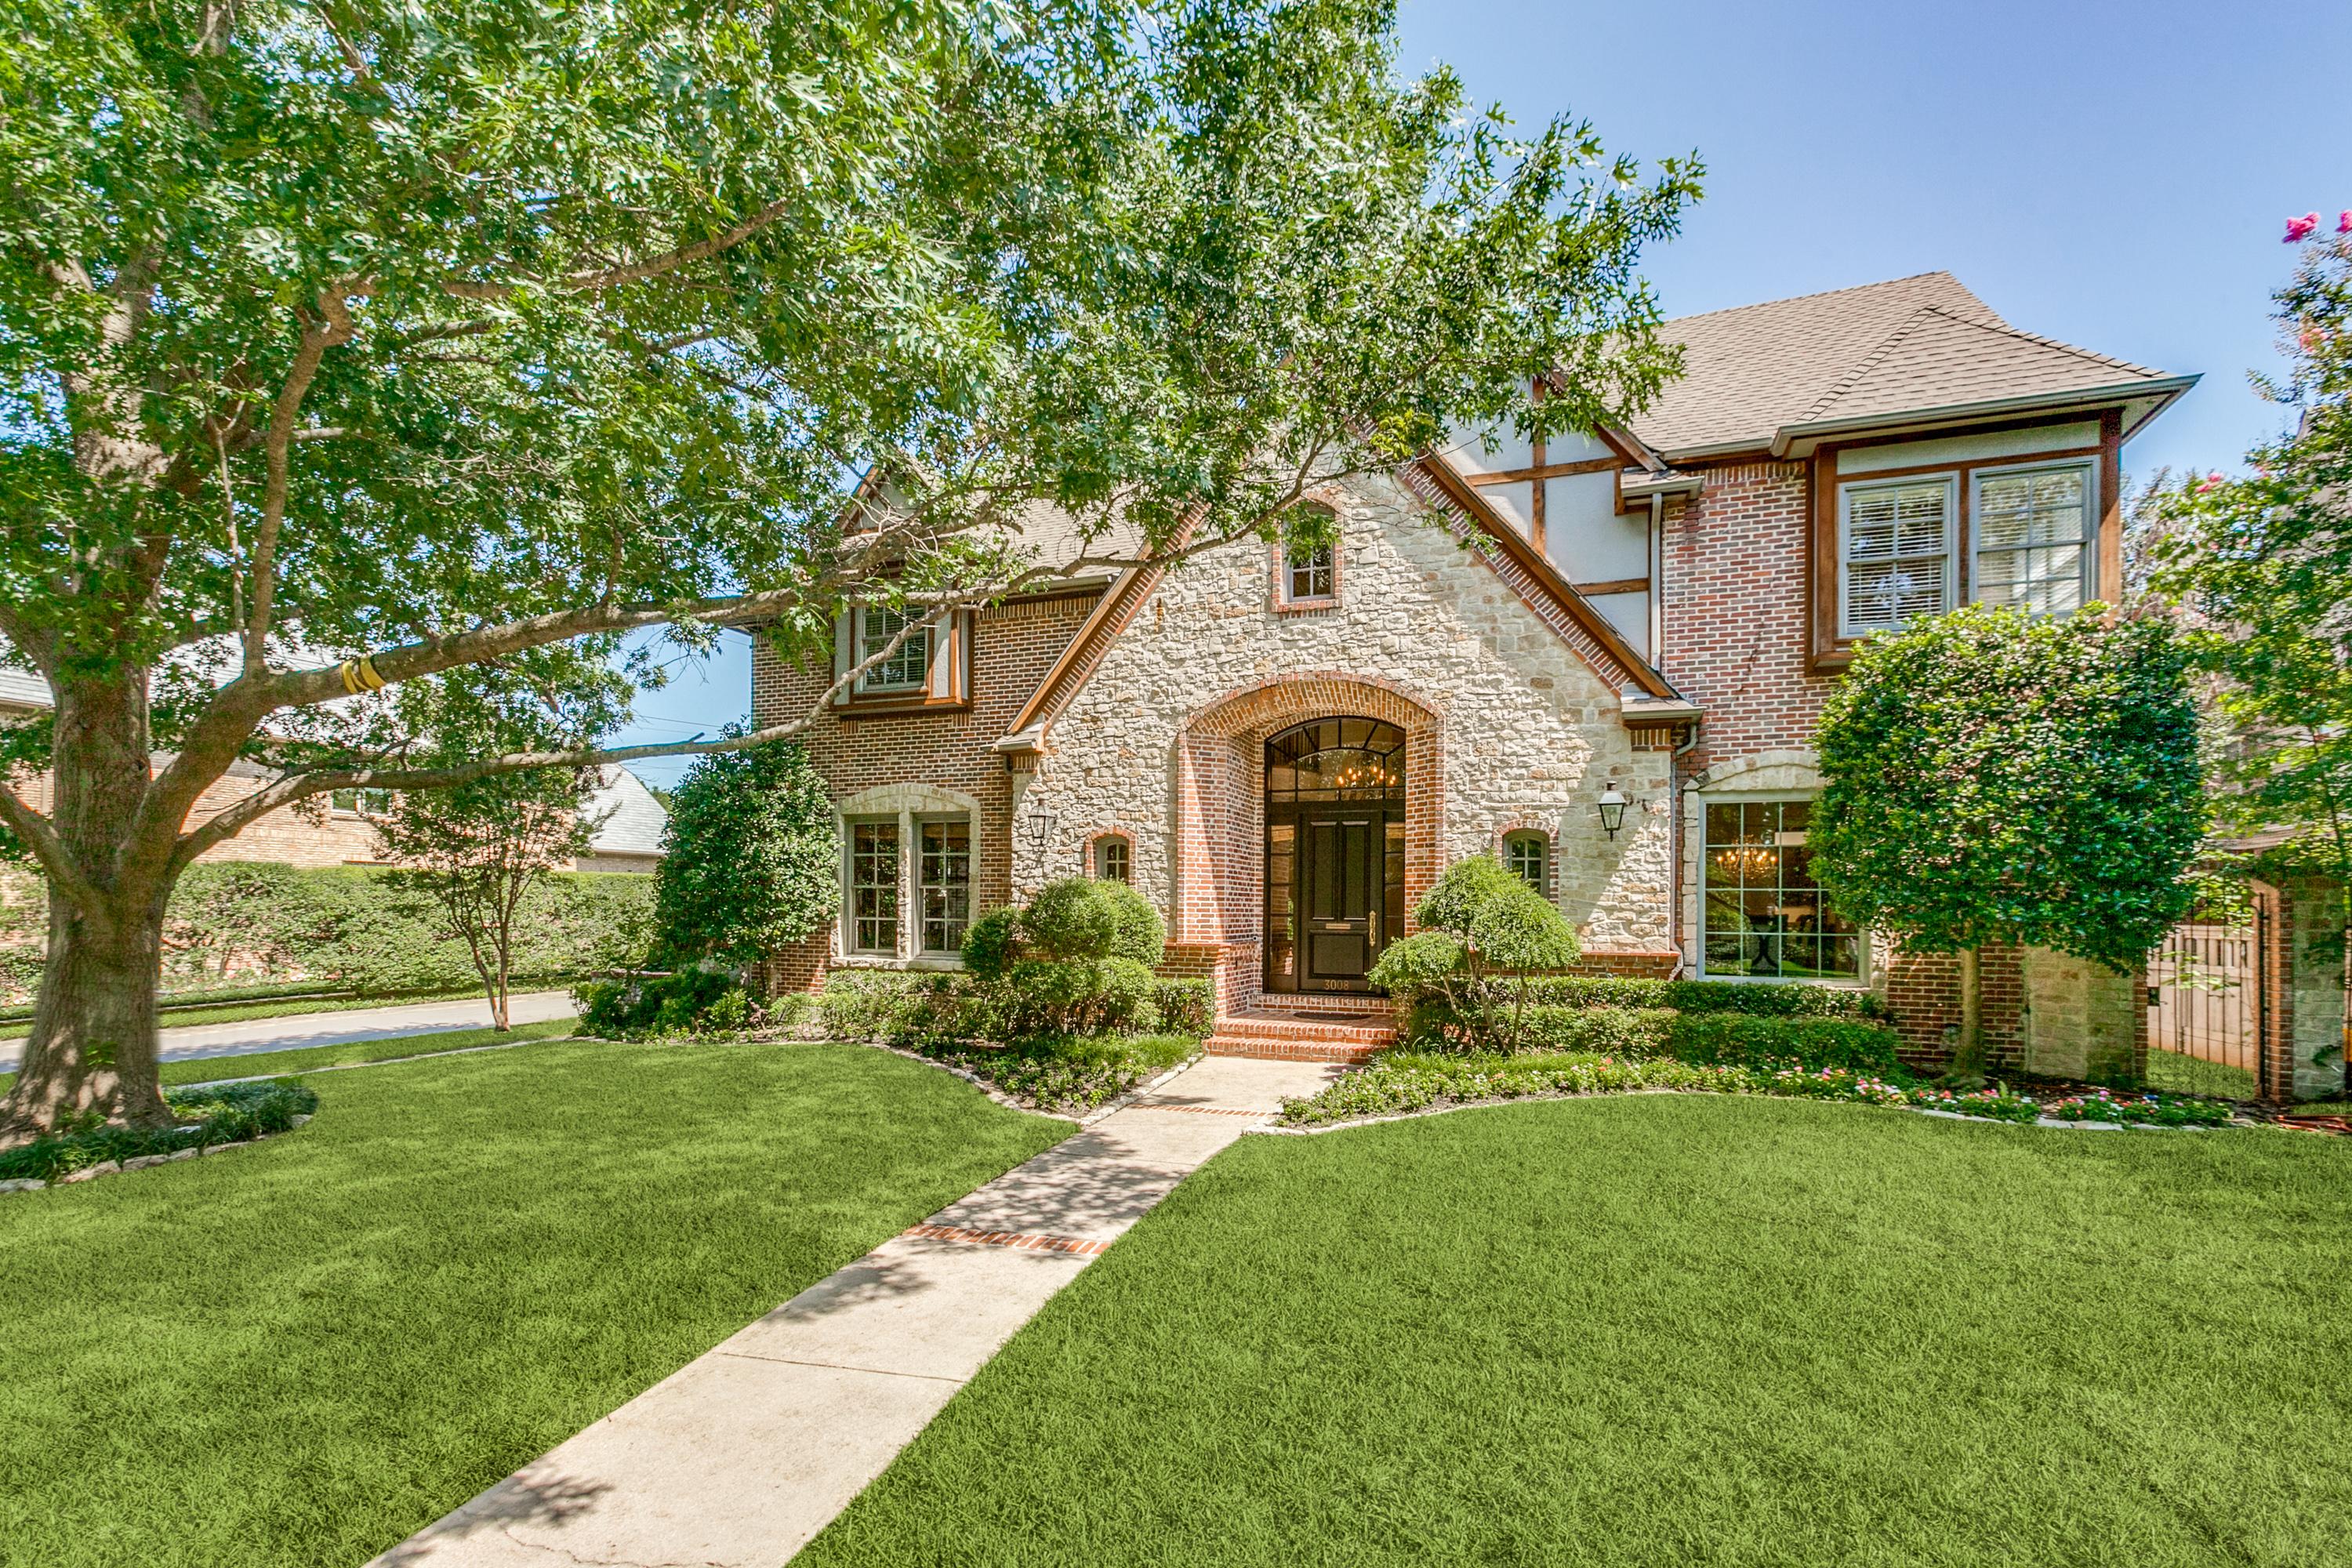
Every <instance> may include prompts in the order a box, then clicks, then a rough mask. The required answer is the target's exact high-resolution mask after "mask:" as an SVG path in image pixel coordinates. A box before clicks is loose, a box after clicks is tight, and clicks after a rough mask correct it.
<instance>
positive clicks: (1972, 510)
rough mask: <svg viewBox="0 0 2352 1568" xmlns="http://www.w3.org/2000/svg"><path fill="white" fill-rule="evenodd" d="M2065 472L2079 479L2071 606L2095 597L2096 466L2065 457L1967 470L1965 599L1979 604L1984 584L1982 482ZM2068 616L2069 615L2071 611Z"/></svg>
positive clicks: (2003, 550)
mask: <svg viewBox="0 0 2352 1568" xmlns="http://www.w3.org/2000/svg"><path fill="white" fill-rule="evenodd" d="M2069 469H2072V470H2073V471H2074V472H2076V473H2079V474H2081V475H2082V476H2083V536H2082V540H2081V546H2082V552H2083V554H2082V560H2081V563H2080V565H2079V566H2078V567H2077V570H2076V575H2077V577H2078V579H2079V583H2080V587H2079V595H2080V596H2079V597H2078V598H2077V599H2076V600H2075V603H2076V604H2077V605H2087V604H2089V603H2090V602H2091V600H2092V599H2093V598H2094V597H2095V596H2096V595H2097V591H2098V580H2099V466H2098V462H2097V460H2096V459H2095V458H2062V459H2060V460H2059V461H2057V462H2039V463H2037V462H2025V463H2002V464H1999V465H1997V466H1991V467H1986V468H1973V469H1971V470H1969V600H1970V602H1971V603H1976V602H1979V601H1980V597H1981V590H1982V588H1983V585H1984V572H1983V570H1982V563H1983V561H1984V558H1985V556H1986V554H1987V553H1988V552H1987V551H1986V549H1985V547H1984V523H1983V517H1984V508H1983V506H1982V505H1981V504H1980V503H1981V500H1982V497H1983V495H1984V482H1985V480H1986V479H1998V478H2000V477H2002V476H2004V475H2009V474H2033V473H2062V472H2064V471H2066V470H2069ZM2052 547H2053V546H2051V545H2048V544H2043V545H2036V546H2031V547H2020V548H2019V549H2016V550H2012V549H2010V548H2008V547H2006V546H2004V547H2003V548H2001V549H2000V550H1997V551H1993V552H1990V553H1992V554H1999V555H2011V554H2018V553H2021V552H2022V551H2023V549H2025V548H2032V549H2049V548H2052ZM2068 613H2069V614H2071V613H2072V612H2068Z"/></svg>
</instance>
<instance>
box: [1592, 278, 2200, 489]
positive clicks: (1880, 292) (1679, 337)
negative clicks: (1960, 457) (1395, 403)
mask: <svg viewBox="0 0 2352 1568" xmlns="http://www.w3.org/2000/svg"><path fill="white" fill-rule="evenodd" d="M1660 335H1661V336H1663V337H1664V338H1667V339H1668V340H1670V341H1673V342H1679V343H1681V344H1682V345H1683V354H1684V374H1683V376H1682V378H1681V379H1680V380H1678V381H1676V382H1675V383H1674V384H1671V385H1669V386H1668V387H1667V388H1666V389H1665V391H1664V393H1663V394H1662V395H1660V397H1659V399H1658V402H1657V405H1656V406H1655V407H1654V408H1652V409H1651V410H1650V411H1649V412H1648V413H1646V414H1644V415H1642V416H1639V417H1637V418H1635V419H1634V420H1633V422H1632V423H1633V429H1634V431H1635V433H1636V434H1638V435H1639V436H1640V437H1642V438H1643V440H1644V441H1646V442H1647V443H1648V444H1649V445H1650V446H1652V447H1655V448H1657V449H1658V450H1659V451H1661V452H1664V454H1665V455H1666V456H1667V457H1668V458H1677V457H1682V458H1688V457H1696V456H1700V455H1703V454H1706V453H1708V452H1716V451H1735V450H1739V449H1743V448H1753V447H1768V448H1769V447H1773V445H1774V443H1775V442H1776V441H1785V438H1786V437H1785V434H1784V433H1786V432H1790V431H1801V430H1804V429H1807V428H1809V427H1813V426H1843V425H1851V424H1858V423H1864V422H1867V421H1869V420H1872V419H1883V418H1890V417H1893V416H1900V415H1905V414H1912V413H1917V412H1921V411H1925V410H1931V409H1948V408H1961V407H1970V406H1976V405H2000V404H2004V403H2010V402H2020V401H2027V400H2032V399H2061V400H2063V398H2065V397H2068V396H2071V395H2079V394H2090V393H2098V392H2106V391H2109V390H2119V391H2120V393H2121V394H2123V395H2129V394H2131V393H2133V392H2138V393H2140V394H2141V395H2145V396H2150V397H2162V396H2168V395H2172V394H2174V393H2177V392H2178V391H2179V389H2180V388H2181V387H2182V386H2184V385H2185V384H2187V383H2188V382H2189V381H2191V380H2193V379H2194V378H2193V377H2173V376H2168V375H2167V374H2165V373H2164V372H2162V371H2157V370H2150V369H2148V368H2147V366H2145V365H2137V364H2133V363H2129V362H2127V361H2125V360H2119V359H2114V358H2111V357H2109V356H2108V355H2105V354H2101V353H2092V352H2091V351H2090V350H2088V349H2080V348H2075V347H2074V346H2073V345H2072V344H2068V343H2062V342H2058V341H2056V340H2055V339H2053V338H2044V337H2037V336H2035V335H2034V334H2032V333H2031V332H2023V331H2018V330H2017V329H2016V328H2014V327H2012V326H2011V325H2010V324H2009V323H2008V322H2007V321H2002V320H2001V319H2000V316H1999V315H1998V314H1996V313H1995V312H1994V311H1993V310H1992V309H1991V308H1990V306H1988V305H1987V304H1986V303H1985V302H1984V301H1983V300H1979V299H1978V298H1977V297H1976V296H1975V295H1974V294H1972V293H1970V292H1969V290H1968V289H1966V288H1965V287H1963V286H1962V284H1961V283H1960V281H1959V279H1957V278H1954V277H1953V276H1952V275H1951V274H1950V273H1948V272H1923V273H1920V274H1919V275H1918V276H1916V277H1914V278H1897V279H1893V280H1891V281H1889V282H1885V283H1866V284H1864V285H1862V286H1861V287H1860V288H1855V289H1832V290H1831V291H1829V292H1828V293H1825V294H1806V295H1801V296H1800V297H1798V298H1796V299H1793V300H1769V301H1767V302H1766V303H1764V304H1760V305H1742V306H1739V307H1738V308H1737V309H1735V310H1712V311H1709V312H1707V313H1706V314H1705V315H1698V316H1682V317H1677V318H1676V319H1675V320H1673V321H1667V322H1666V323H1664V326H1663V327H1662V328H1661V329H1660ZM2152 411H2153V410H2150V412H2152Z"/></svg>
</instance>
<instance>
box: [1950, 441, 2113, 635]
mask: <svg viewBox="0 0 2352 1568" xmlns="http://www.w3.org/2000/svg"><path fill="white" fill-rule="evenodd" d="M2092 515H2093V514H2092V510H2091V470H2090V468H2088V467H2087V466H2084V465H2074V466H2070V467H2067V468H2022V469H2020V468H2006V469H2000V470H1996V471H1994V472H1991V473H1980V474H1979V475H1977V477H1976V486H1975V492H1974V494H1973V495H1972V496H1971V497H1970V498H1969V521H1970V523H1971V525H1972V528H1971V531H1972V532H1973V533H1974V534H1975V540H1976V579H1975V583H1974V584H1973V594H1972V596H1973V597H1974V598H1976V599H1979V600H1980V601H1982V602H1984V603H1987V604H1993V605H2018V606H2020V607H2021V608H2023V609H2027V610H2031V611H2032V612H2033V613H2034V614H2036V615H2047V616H2063V615H2068V614H2071V613H2073V612H2074V611H2075V610H2079V609H2081V608H2082V607H2083V602H2084V599H2085V598H2086V597H2087V596H2088V595H2086V594H2085V592H2084V582H2085V579H2086V578H2087V577H2088V575H2089V567H2090V563H2091V558H2092V557H2091V525H2092Z"/></svg>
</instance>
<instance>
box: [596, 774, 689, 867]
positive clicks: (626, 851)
mask: <svg viewBox="0 0 2352 1568" xmlns="http://www.w3.org/2000/svg"><path fill="white" fill-rule="evenodd" d="M588 815H589V816H591V817H594V818H597V819H598V820H597V823H596V828H595V831H594V832H593V834H592V835H591V836H590V837H589V848H590V849H591V850H592V851H593V853H595V854H599V855H659V854H661V853H663V843H662V837H663V831H664V829H666V828H667V826H669V813H667V812H666V811H664V810H663V809H662V804H661V802H660V801H658V800H656V799H655V798H654V792H653V791H651V790H649V789H647V788H646V785H645V781H644V780H642V779H640V778H638V777H637V775H636V774H635V773H631V772H630V771H629V770H628V769H626V768H623V767H605V768H599V769H598V770H597V771H596V788H595V789H594V790H593V792H591V794H590V795H589V797H588Z"/></svg>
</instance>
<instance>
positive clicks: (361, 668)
mask: <svg viewBox="0 0 2352 1568" xmlns="http://www.w3.org/2000/svg"><path fill="white" fill-rule="evenodd" d="M341 671H342V677H343V689H344V690H345V691H347V692H349V693H351V694H352V696H353V697H357V696H358V695H359V694H360V693H361V692H362V691H382V690H383V685H384V681H383V676H381V675H378V674H377V673H376V672H375V660H374V659H373V658H368V657H365V656H362V657H361V658H356V659H350V658H347V659H345V660H343V662H342V665H341Z"/></svg>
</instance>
